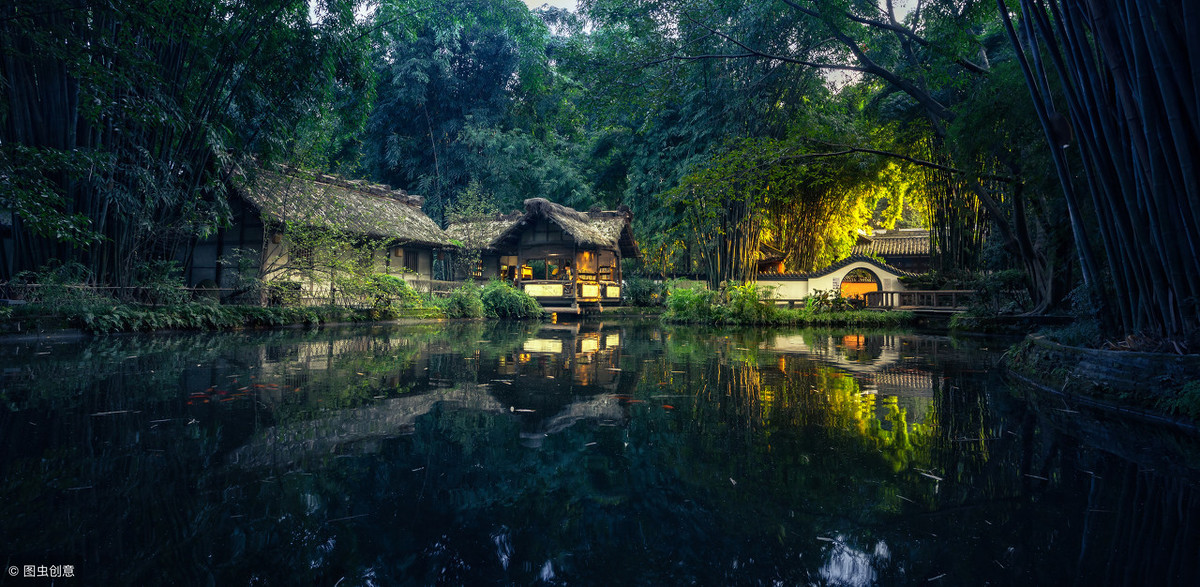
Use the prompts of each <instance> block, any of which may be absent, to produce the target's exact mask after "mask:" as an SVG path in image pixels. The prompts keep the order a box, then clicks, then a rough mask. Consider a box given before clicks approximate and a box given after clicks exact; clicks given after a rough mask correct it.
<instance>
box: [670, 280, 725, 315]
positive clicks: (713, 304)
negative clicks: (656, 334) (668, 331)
mask: <svg viewBox="0 0 1200 587" xmlns="http://www.w3.org/2000/svg"><path fill="white" fill-rule="evenodd" d="M718 301H719V296H718V295H717V292H715V291H712V290H708V289H703V288H698V287H692V288H680V289H673V290H671V291H669V292H667V312H666V314H664V315H663V318H664V319H666V320H670V321H674V322H700V323H714V322H722V321H724V319H725V312H724V308H723V307H722V306H721V305H720V304H719V303H718Z"/></svg>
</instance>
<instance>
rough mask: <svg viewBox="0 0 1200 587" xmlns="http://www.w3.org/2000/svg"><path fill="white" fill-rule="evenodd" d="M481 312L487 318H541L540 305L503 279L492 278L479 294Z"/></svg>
mask: <svg viewBox="0 0 1200 587" xmlns="http://www.w3.org/2000/svg"><path fill="white" fill-rule="evenodd" d="M479 298H480V301H481V302H482V303H483V313H484V315H485V316H487V317H489V318H515V319H529V318H541V317H542V314H543V311H542V306H541V304H539V303H538V302H537V300H535V299H533V296H531V295H529V294H527V293H525V292H524V291H522V290H519V289H517V288H515V287H513V286H511V285H509V284H507V283H505V282H503V281H500V280H498V279H493V280H491V281H489V282H488V283H487V285H485V286H483V290H482V291H481V292H480V294H479Z"/></svg>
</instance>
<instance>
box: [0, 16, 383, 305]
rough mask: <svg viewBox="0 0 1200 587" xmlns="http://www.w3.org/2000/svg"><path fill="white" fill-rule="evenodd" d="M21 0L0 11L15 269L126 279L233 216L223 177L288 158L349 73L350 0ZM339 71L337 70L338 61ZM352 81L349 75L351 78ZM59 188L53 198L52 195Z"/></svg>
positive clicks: (7, 204) (7, 202)
mask: <svg viewBox="0 0 1200 587" xmlns="http://www.w3.org/2000/svg"><path fill="white" fill-rule="evenodd" d="M314 7H316V8H319V10H317V13H318V14H319V15H320V17H321V19H320V21H319V22H310V20H309V8H310V7H309V3H308V2H303V1H299V0H255V1H252V2H227V1H224V0H210V1H202V0H198V1H196V2H191V3H180V2H175V1H173V0H148V1H145V2H136V3H135V2H129V1H121V0H118V1H116V2H110V3H91V2H86V1H84V0H50V1H45V0H38V1H32V0H18V1H16V2H11V3H6V4H5V5H4V7H3V8H0V79H2V80H3V87H4V89H5V97H4V100H3V102H2V104H3V105H2V106H0V153H2V154H3V160H4V164H3V165H0V173H4V174H5V178H6V179H8V178H15V179H14V180H13V181H6V182H5V185H6V189H5V190H4V191H3V192H2V193H0V198H2V200H0V207H4V208H7V209H9V210H11V211H12V212H13V213H14V216H13V227H12V234H13V239H12V243H13V250H12V251H11V254H12V256H13V259H14V263H13V266H12V267H4V268H3V270H4V271H6V272H7V273H6V274H4V275H0V278H3V277H9V276H11V274H12V272H15V271H20V270H22V269H27V268H35V267H38V266H41V265H43V264H44V263H45V262H46V261H47V260H48V259H52V258H58V259H77V260H81V261H82V262H84V263H85V264H86V265H87V266H88V267H89V269H90V270H91V273H92V274H93V275H95V278H96V279H97V280H99V281H102V282H112V283H116V284H127V283H129V282H130V280H132V279H133V278H134V271H133V268H134V267H135V266H137V265H139V264H141V263H142V262H143V261H146V260H153V259H169V258H173V257H174V256H175V252H176V250H177V249H179V248H180V247H183V246H187V244H188V243H189V242H190V241H191V240H192V239H194V238H195V237H196V236H197V235H200V234H204V233H206V232H208V231H211V230H213V229H215V227H216V226H217V225H219V224H220V223H221V222H223V221H224V219H225V217H226V216H227V213H228V208H227V206H226V205H225V201H224V193H225V180H226V179H227V178H228V176H229V174H230V173H231V172H232V171H233V168H234V167H235V166H237V165H240V164H252V163H251V161H250V159H249V158H250V157H251V156H254V155H258V156H260V157H262V158H267V159H270V158H273V157H278V156H279V155H280V154H281V153H282V152H284V151H285V149H284V148H283V146H284V143H285V142H286V141H285V140H284V137H286V136H287V135H288V134H289V133H290V132H291V131H292V130H293V129H294V127H295V125H296V123H297V122H298V121H299V120H300V119H301V118H303V117H305V116H309V115H311V114H312V112H313V111H314V109H316V108H319V107H320V105H321V104H322V102H323V100H322V99H321V96H322V94H323V92H324V91H325V90H327V89H328V88H329V87H330V84H331V81H332V80H334V79H337V78H338V76H339V75H347V76H350V75H351V73H352V72H351V71H350V70H352V69H353V67H352V66H351V65H348V66H347V67H341V68H339V67H338V65H337V64H341V63H345V64H353V63H355V60H354V55H353V54H354V51H355V50H356V49H358V48H360V47H361V46H360V45H356V44H354V43H343V42H342V41H343V40H344V39H347V38H352V37H353V36H354V35H356V34H357V24H356V22H355V20H354V4H353V2H351V1H349V0H326V1H323V2H320V3H318V4H315V5H314ZM331 72H332V73H331ZM351 77H352V76H351ZM46 195H52V197H49V198H47V197H45V196H46Z"/></svg>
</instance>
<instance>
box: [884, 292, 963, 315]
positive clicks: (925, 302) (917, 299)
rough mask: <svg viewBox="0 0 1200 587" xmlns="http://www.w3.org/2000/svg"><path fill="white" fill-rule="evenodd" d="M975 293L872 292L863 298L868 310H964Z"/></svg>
mask: <svg viewBox="0 0 1200 587" xmlns="http://www.w3.org/2000/svg"><path fill="white" fill-rule="evenodd" d="M975 293H976V292H975V291H974V290H969V289H941V290H910V291H872V292H867V293H864V294H863V297H864V298H865V299H866V307H868V308H879V309H885V310H887V309H905V310H916V309H939V310H965V309H967V306H968V305H970V303H971V301H973V300H974V299H975Z"/></svg>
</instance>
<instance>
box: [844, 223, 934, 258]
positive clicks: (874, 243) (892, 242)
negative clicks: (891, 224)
mask: <svg viewBox="0 0 1200 587" xmlns="http://www.w3.org/2000/svg"><path fill="white" fill-rule="evenodd" d="M853 254H855V255H879V256H881V257H892V256H901V255H912V256H919V255H928V254H929V231H928V230H924V229H915V228H904V229H900V230H876V231H875V233H874V234H872V235H870V236H867V235H859V237H858V242H857V243H855V245H854V251H853Z"/></svg>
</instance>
